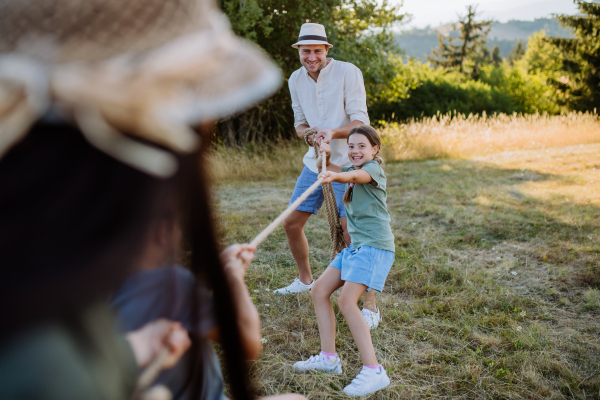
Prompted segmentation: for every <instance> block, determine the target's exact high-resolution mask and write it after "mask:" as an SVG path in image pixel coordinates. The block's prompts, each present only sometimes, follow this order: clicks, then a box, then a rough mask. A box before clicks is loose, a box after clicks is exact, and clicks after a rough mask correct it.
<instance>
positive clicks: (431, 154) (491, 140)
mask: <svg viewBox="0 0 600 400" xmlns="http://www.w3.org/2000/svg"><path fill="white" fill-rule="evenodd" d="M380 132H381V135H382V139H383V149H382V153H383V157H384V159H386V160H388V161H401V160H424V159H431V158H442V157H446V158H447V157H463V156H468V155H485V154H490V153H497V152H502V151H506V150H524V149H542V148H549V147H561V146H568V145H575V144H587V143H597V142H600V118H599V117H598V115H597V114H595V113H570V114H565V115H559V116H548V115H539V114H538V115H497V116H492V117H488V116H486V115H483V116H473V115H469V116H465V115H460V114H459V115H454V116H452V115H450V114H447V115H439V116H435V117H432V118H425V119H424V120H422V121H412V122H409V123H407V124H402V125H398V124H390V125H387V126H386V127H384V128H382V129H381V130H380ZM305 152H306V145H305V144H304V143H303V142H301V141H300V140H298V141H295V140H294V141H290V142H284V141H282V142H278V143H273V144H269V145H266V146H264V147H258V148H256V149H254V150H252V151H240V150H236V149H230V148H226V147H219V148H217V149H216V150H215V151H214V152H213V153H212V158H211V167H212V174H213V177H214V178H215V180H216V181H217V182H224V181H260V180H271V179H278V178H281V177H290V176H294V175H297V174H298V173H299V172H300V171H301V169H302V162H301V159H302V156H303V154H304V153H305Z"/></svg>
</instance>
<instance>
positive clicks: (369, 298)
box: [340, 217, 377, 313]
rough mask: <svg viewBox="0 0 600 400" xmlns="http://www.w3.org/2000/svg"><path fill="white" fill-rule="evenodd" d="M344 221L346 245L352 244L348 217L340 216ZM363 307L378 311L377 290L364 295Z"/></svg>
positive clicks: (342, 221)
mask: <svg viewBox="0 0 600 400" xmlns="http://www.w3.org/2000/svg"><path fill="white" fill-rule="evenodd" d="M340 220H341V223H342V228H343V229H344V240H345V241H346V245H348V246H350V242H351V239H350V234H349V233H348V219H347V218H346V217H341V218H340ZM363 308H366V309H367V310H369V311H373V312H374V313H376V312H377V304H376V303H375V291H374V290H369V291H368V292H366V293H365V294H364V296H363Z"/></svg>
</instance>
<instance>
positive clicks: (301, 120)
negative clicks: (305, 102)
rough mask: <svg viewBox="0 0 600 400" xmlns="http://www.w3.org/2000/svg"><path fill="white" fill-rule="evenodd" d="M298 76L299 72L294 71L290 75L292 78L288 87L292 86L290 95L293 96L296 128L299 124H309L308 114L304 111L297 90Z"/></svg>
mask: <svg viewBox="0 0 600 400" xmlns="http://www.w3.org/2000/svg"><path fill="white" fill-rule="evenodd" d="M296 77H297V74H296V73H293V74H292V76H290V80H289V81H288V87H289V88H290V95H291V96H292V109H293V110H294V128H297V127H298V125H302V124H305V125H308V121H307V120H306V116H305V115H304V112H303V111H302V107H301V106H300V100H298V93H297V92H296Z"/></svg>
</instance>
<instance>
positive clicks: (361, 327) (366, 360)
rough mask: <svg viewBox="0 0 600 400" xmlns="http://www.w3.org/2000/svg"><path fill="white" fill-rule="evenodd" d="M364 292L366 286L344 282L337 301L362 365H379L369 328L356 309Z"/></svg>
mask: <svg viewBox="0 0 600 400" xmlns="http://www.w3.org/2000/svg"><path fill="white" fill-rule="evenodd" d="M365 290H367V286H365V285H363V284H360V283H354V282H345V283H344V287H343V289H342V293H341V294H340V297H339V299H338V305H339V306H340V310H341V311H342V314H344V318H346V322H347V323H348V328H350V333H352V337H353V338H354V341H355V342H356V347H358V351H359V352H360V358H361V359H362V362H363V365H379V364H378V363H377V357H375V349H374V348H373V341H372V340H371V332H370V331H369V326H368V325H367V321H365V318H364V317H363V316H362V313H361V312H360V309H359V308H358V299H360V296H362V295H363V293H364V292H365ZM321 340H322V339H321ZM324 351H327V350H324Z"/></svg>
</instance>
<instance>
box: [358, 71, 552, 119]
mask: <svg viewBox="0 0 600 400" xmlns="http://www.w3.org/2000/svg"><path fill="white" fill-rule="evenodd" d="M404 68H405V69H406V71H405V72H404V75H405V76H410V77H411V80H410V81H405V85H406V86H407V90H408V97H407V98H404V99H400V100H398V101H388V102H379V103H373V104H372V105H371V107H370V109H369V114H370V116H371V120H373V121H381V120H386V121H390V120H396V121H402V120H407V119H410V118H419V117H431V116H433V115H435V114H437V113H438V111H439V112H440V113H442V114H443V113H447V112H452V111H455V112H458V113H463V114H470V113H473V114H482V113H483V112H485V113H487V114H488V115H489V114H494V113H506V114H512V113H514V112H517V113H535V112H540V113H541V112H548V113H552V114H553V113H557V112H559V111H560V107H559V105H558V104H557V101H556V99H555V98H554V97H553V92H554V91H553V88H552V87H551V86H549V85H547V84H546V81H547V77H546V76H544V75H533V74H529V73H528V70H527V65H526V64H524V63H521V64H519V65H517V66H514V67H511V66H510V65H509V64H508V63H507V62H504V63H502V64H500V65H498V66H496V65H494V64H493V62H492V63H490V64H487V65H483V66H481V67H480V75H479V79H477V80H474V79H471V77H470V76H469V75H466V74H462V73H460V72H458V71H456V70H454V71H447V70H443V69H434V68H432V67H431V66H430V65H428V64H422V63H421V62H419V61H412V62H410V63H408V64H406V65H404Z"/></svg>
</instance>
